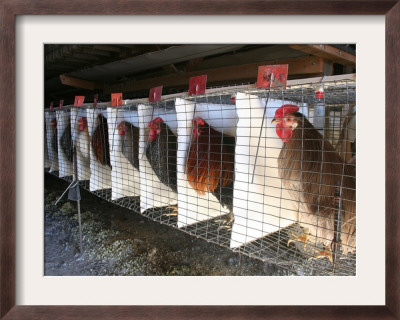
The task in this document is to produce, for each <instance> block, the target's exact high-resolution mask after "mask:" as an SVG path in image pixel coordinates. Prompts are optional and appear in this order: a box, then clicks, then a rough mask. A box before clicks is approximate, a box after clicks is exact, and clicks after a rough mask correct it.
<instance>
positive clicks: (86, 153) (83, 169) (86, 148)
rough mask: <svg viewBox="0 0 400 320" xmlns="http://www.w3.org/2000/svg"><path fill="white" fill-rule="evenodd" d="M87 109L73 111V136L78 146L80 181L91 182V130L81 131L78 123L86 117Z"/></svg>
mask: <svg viewBox="0 0 400 320" xmlns="http://www.w3.org/2000/svg"><path fill="white" fill-rule="evenodd" d="M86 116H87V112H86V109H85V108H72V109H71V131H72V132H71V135H72V140H73V141H74V145H75V146H76V160H77V161H76V162H77V168H78V180H79V181H81V180H90V137H89V130H88V128H86V129H85V130H84V131H80V130H79V124H78V121H79V119H80V118H82V117H86Z"/></svg>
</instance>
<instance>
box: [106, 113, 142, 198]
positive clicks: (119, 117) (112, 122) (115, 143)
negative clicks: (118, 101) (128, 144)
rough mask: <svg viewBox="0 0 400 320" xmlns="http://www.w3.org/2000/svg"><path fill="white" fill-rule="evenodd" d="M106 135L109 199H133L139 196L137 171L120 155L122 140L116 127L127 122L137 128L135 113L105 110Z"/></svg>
mask: <svg viewBox="0 0 400 320" xmlns="http://www.w3.org/2000/svg"><path fill="white" fill-rule="evenodd" d="M107 115H108V119H107V120H108V133H109V141H110V161H111V166H112V170H111V186H112V192H111V199H112V200H116V199H119V198H122V197H134V196H139V195H140V175H139V171H138V170H137V169H136V168H134V167H133V166H132V164H131V163H130V162H129V160H128V159H127V158H126V157H125V155H124V154H123V153H122V139H121V135H119V133H118V130H117V126H118V125H119V124H120V123H121V121H128V122H130V123H132V125H134V126H135V127H139V119H138V113H137V111H124V110H121V109H118V108H107Z"/></svg>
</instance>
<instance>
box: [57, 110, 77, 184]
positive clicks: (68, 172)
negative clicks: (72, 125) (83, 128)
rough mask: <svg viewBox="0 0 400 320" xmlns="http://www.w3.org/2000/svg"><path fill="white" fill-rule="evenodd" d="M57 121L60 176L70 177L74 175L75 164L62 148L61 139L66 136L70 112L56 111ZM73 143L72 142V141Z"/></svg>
mask: <svg viewBox="0 0 400 320" xmlns="http://www.w3.org/2000/svg"><path fill="white" fill-rule="evenodd" d="M56 119H57V140H58V169H59V173H58V176H59V177H60V178H62V177H68V176H72V175H73V174H74V167H73V163H72V162H71V161H69V160H68V158H67V155H66V154H65V152H64V150H63V148H62V147H61V137H62V135H63V134H64V131H65V129H66V128H67V126H68V124H69V121H71V120H70V112H69V111H64V110H57V111H56ZM71 142H72V141H71Z"/></svg>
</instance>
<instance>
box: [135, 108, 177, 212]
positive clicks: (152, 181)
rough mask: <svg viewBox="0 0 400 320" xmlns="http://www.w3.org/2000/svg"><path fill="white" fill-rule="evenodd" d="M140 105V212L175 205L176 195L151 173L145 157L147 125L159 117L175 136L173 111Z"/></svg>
mask: <svg viewBox="0 0 400 320" xmlns="http://www.w3.org/2000/svg"><path fill="white" fill-rule="evenodd" d="M152 109H153V108H152V106H148V105H143V104H140V105H139V106H138V117H139V129H140V138H139V169H140V212H141V213H143V212H144V211H146V210H147V209H150V208H157V207H164V206H169V205H176V204H177V195H176V194H175V192H173V191H172V190H171V189H170V188H169V187H167V186H166V185H165V184H163V183H162V182H161V181H160V180H159V179H158V177H157V175H156V174H155V173H154V172H153V169H152V167H151V165H150V163H149V161H148V160H147V157H146V148H147V142H148V141H147V140H148V132H147V130H146V129H147V124H148V123H149V122H150V121H151V119H152V113H153V120H154V119H155V118H157V117H160V118H162V119H163V120H164V122H165V123H166V124H167V125H168V126H169V127H170V129H171V131H172V132H173V133H174V134H175V135H177V121H176V113H175V110H165V109H164V108H155V109H154V112H153V110H152Z"/></svg>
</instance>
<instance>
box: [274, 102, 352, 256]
mask: <svg viewBox="0 0 400 320" xmlns="http://www.w3.org/2000/svg"><path fill="white" fill-rule="evenodd" d="M298 110H299V107H297V106H296V105H284V106H282V107H280V108H279V109H278V110H277V111H276V112H275V117H274V119H273V120H272V123H276V132H277V134H278V136H279V137H280V138H281V140H282V141H283V142H284V143H283V147H282V150H281V152H280V155H279V159H278V167H279V173H280V176H281V178H282V179H283V184H284V186H285V188H287V189H288V190H289V192H290V193H291V194H292V195H293V196H294V198H295V199H299V201H300V202H301V206H300V219H299V220H300V221H299V222H300V224H301V225H302V226H303V227H304V229H305V230H306V233H307V234H306V235H302V236H299V237H297V239H294V240H299V241H303V242H305V243H306V241H307V240H309V235H311V236H313V237H316V238H317V239H316V240H317V242H322V243H324V245H325V247H326V249H325V250H324V251H320V254H318V255H317V258H318V257H324V256H327V257H328V258H329V259H330V260H331V261H332V255H331V248H330V247H331V245H332V244H333V243H334V242H333V240H334V235H335V212H337V210H338V209H337V205H336V206H335V203H336V204H337V201H338V195H339V198H340V199H341V212H342V218H341V224H342V227H341V230H338V231H340V232H341V233H340V235H341V243H342V250H343V252H344V253H347V252H353V251H355V244H356V239H355V233H356V191H355V187H356V172H355V166H354V165H350V164H346V163H345V162H344V161H343V159H342V158H341V157H340V155H339V154H338V153H337V152H336V151H335V149H334V148H333V146H332V145H331V144H330V143H329V142H328V141H326V140H325V139H324V138H323V136H322V135H321V134H320V133H319V132H318V131H317V130H316V129H315V128H314V126H313V125H312V124H311V123H310V122H309V121H308V120H307V119H306V118H305V117H304V115H303V114H301V113H299V112H298ZM338 190H340V192H339V193H338ZM335 192H336V197H335ZM307 230H308V232H307ZM295 238H296V236H295ZM291 241H293V239H292V240H289V242H291Z"/></svg>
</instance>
